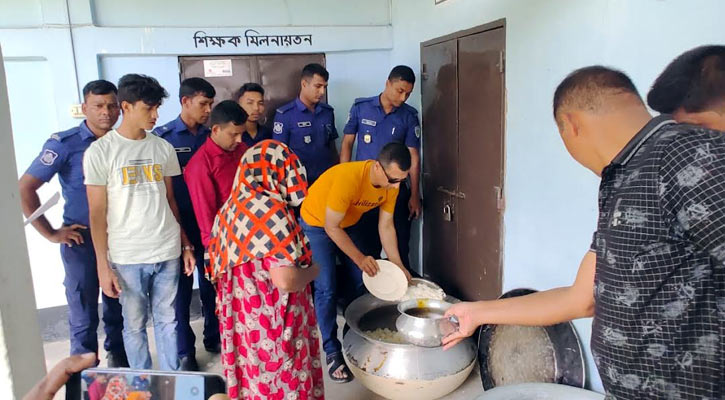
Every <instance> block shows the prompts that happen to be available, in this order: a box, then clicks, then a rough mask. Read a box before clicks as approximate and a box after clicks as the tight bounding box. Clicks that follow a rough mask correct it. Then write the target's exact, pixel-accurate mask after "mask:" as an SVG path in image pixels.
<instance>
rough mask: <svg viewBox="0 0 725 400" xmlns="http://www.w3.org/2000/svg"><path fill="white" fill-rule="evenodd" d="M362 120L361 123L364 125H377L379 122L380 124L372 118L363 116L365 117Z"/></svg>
mask: <svg viewBox="0 0 725 400" xmlns="http://www.w3.org/2000/svg"><path fill="white" fill-rule="evenodd" d="M360 122H361V123H362V124H363V125H370V126H375V125H377V124H378V123H377V122H376V121H373V120H371V119H365V118H363V119H362V121H360Z"/></svg>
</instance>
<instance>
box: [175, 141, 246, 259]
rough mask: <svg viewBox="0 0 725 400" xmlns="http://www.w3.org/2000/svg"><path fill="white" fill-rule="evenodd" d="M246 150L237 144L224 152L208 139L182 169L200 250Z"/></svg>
mask: <svg viewBox="0 0 725 400" xmlns="http://www.w3.org/2000/svg"><path fill="white" fill-rule="evenodd" d="M247 149H248V147H247V145H246V144H244V143H239V145H237V148H236V149H234V151H226V150H224V149H222V148H221V147H219V146H218V145H217V144H216V143H214V141H213V140H212V139H211V137H209V138H207V139H206V142H204V144H203V145H202V146H201V147H200V148H199V150H197V152H196V153H195V154H194V155H193V156H192V157H191V160H189V163H188V164H187V165H186V168H185V169H184V180H185V181H186V186H187V187H188V188H189V196H190V197H191V204H192V205H193V207H194V214H195V215H196V222H197V223H198V224H199V231H200V232H201V243H202V244H203V245H204V247H206V246H207V244H208V243H209V236H210V235H211V228H212V226H213V225H214V218H215V217H216V213H217V211H219V209H220V208H221V206H222V205H223V204H224V202H225V201H227V198H228V197H229V193H231V191H232V184H233V183H234V176H235V175H236V173H237V166H238V165H239V160H240V159H241V158H242V154H244V152H245V151H247Z"/></svg>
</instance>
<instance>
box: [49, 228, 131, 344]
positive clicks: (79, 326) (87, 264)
mask: <svg viewBox="0 0 725 400" xmlns="http://www.w3.org/2000/svg"><path fill="white" fill-rule="evenodd" d="M80 233H81V235H82V236H83V243H82V244H74V245H73V246H68V245H65V244H62V245H61V246H60V257H61V259H62V260H63V267H64V268H65V279H64V280H63V285H64V286H65V297H66V299H67V300H68V309H69V311H70V315H69V316H68V325H69V326H70V353H71V354H82V353H95V352H98V335H97V331H98V322H99V321H98V292H99V290H100V287H99V283H98V270H97V269H96V251H95V250H94V249H93V241H92V240H91V234H90V231H89V230H88V229H83V230H80ZM101 302H102V307H103V330H104V331H105V332H106V340H105V341H104V342H103V348H104V349H106V351H108V352H114V353H115V352H123V351H124V347H123V317H122V316H121V305H120V303H119V302H118V299H114V298H112V297H108V296H106V295H105V294H103V295H102V297H101Z"/></svg>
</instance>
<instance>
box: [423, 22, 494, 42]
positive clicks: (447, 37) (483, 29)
mask: <svg viewBox="0 0 725 400" xmlns="http://www.w3.org/2000/svg"><path fill="white" fill-rule="evenodd" d="M497 28H503V29H504V48H505V47H506V18H501V19H497V20H495V21H492V22H488V23H485V24H483V25H478V26H474V27H473V28H468V29H463V30H460V31H457V32H453V33H449V34H448V35H445V36H440V37H437V38H435V39H430V40H426V41H425V42H421V43H420V48H421V49H423V47H427V46H430V45H434V44H438V43H441V42H447V41H449V40H452V39H460V38H462V37H465V36H470V35H475V34H477V33H482V32H486V31H490V30H493V29H497Z"/></svg>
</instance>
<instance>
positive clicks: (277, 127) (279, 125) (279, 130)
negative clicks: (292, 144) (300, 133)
mask: <svg viewBox="0 0 725 400" xmlns="http://www.w3.org/2000/svg"><path fill="white" fill-rule="evenodd" d="M282 128H284V124H283V123H281V122H279V121H275V122H274V128H272V132H274V133H276V134H278V135H279V134H281V133H282Z"/></svg>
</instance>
